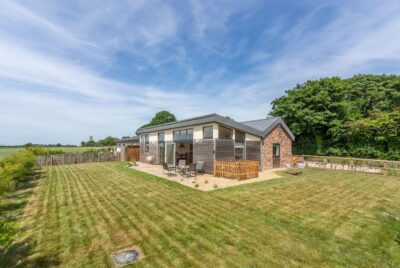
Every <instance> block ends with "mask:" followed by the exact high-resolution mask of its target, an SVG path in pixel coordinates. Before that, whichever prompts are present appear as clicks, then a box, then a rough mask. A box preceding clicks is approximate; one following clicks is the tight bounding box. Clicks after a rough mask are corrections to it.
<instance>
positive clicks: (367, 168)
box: [303, 155, 400, 176]
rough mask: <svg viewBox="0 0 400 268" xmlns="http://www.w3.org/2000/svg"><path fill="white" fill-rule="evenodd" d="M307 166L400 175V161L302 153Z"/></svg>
mask: <svg viewBox="0 0 400 268" xmlns="http://www.w3.org/2000/svg"><path fill="white" fill-rule="evenodd" d="M303 157H304V161H305V163H306V166H307V167H315V168H329V169H341V170H349V171H358V172H367V173H378V174H384V175H393V176H400V161H389V160H377V159H363V158H349V157H333V156H317V155H304V156H303Z"/></svg>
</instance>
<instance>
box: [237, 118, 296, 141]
mask: <svg viewBox="0 0 400 268" xmlns="http://www.w3.org/2000/svg"><path fill="white" fill-rule="evenodd" d="M241 123H242V124H244V125H246V126H249V127H252V128H255V129H257V130H259V131H261V132H262V133H263V137H265V136H266V135H267V134H268V133H269V132H270V131H271V130H272V129H274V128H275V127H276V126H277V125H279V124H281V125H282V127H283V128H284V129H285V130H286V132H287V133H288V134H289V136H290V137H291V138H292V140H294V135H293V133H292V131H290V129H289V128H288V126H287V125H286V124H285V122H284V121H283V120H282V118H280V117H268V118H264V119H258V120H251V121H245V122H241Z"/></svg>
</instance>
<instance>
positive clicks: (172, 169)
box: [163, 163, 176, 175]
mask: <svg viewBox="0 0 400 268" xmlns="http://www.w3.org/2000/svg"><path fill="white" fill-rule="evenodd" d="M165 171H167V175H171V172H174V173H176V167H175V166H171V165H168V164H167V163H164V164H163V174H164V172H165Z"/></svg>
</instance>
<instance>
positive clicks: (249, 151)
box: [246, 141, 261, 160]
mask: <svg viewBox="0 0 400 268" xmlns="http://www.w3.org/2000/svg"><path fill="white" fill-rule="evenodd" d="M260 145H261V144H260V142H259V141H246V160H260V159H261V148H260Z"/></svg>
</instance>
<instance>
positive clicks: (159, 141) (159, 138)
mask: <svg viewBox="0 0 400 268" xmlns="http://www.w3.org/2000/svg"><path fill="white" fill-rule="evenodd" d="M162 142H164V132H160V133H158V143H162Z"/></svg>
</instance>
